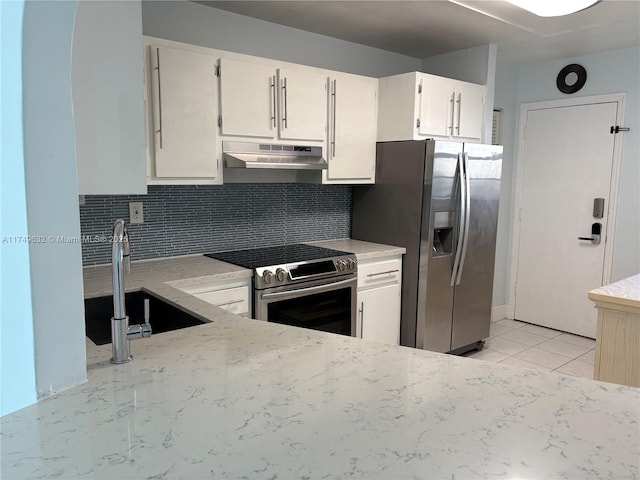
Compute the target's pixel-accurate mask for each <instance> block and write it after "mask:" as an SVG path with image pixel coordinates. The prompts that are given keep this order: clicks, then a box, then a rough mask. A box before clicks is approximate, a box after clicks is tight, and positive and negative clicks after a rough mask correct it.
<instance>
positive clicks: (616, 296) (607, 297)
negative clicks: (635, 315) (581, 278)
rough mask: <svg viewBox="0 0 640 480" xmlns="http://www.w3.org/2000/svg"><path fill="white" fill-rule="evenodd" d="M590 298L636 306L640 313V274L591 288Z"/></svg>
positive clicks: (596, 300) (595, 300)
mask: <svg viewBox="0 0 640 480" xmlns="http://www.w3.org/2000/svg"><path fill="white" fill-rule="evenodd" d="M589 299H590V300H593V301H594V302H607V303H617V304H619V305H625V306H628V307H635V308H637V309H638V312H639V313H640V274H638V275H633V276H631V277H628V278H625V279H623V280H620V281H618V282H615V283H612V284H610V285H605V286H604V287H600V288H596V289H594V290H591V291H590V292H589Z"/></svg>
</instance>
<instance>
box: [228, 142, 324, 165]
mask: <svg viewBox="0 0 640 480" xmlns="http://www.w3.org/2000/svg"><path fill="white" fill-rule="evenodd" d="M222 158H223V159H224V166H225V167H226V168H267V169H279V170H324V169H326V168H327V161H326V160H325V159H324V158H322V147H310V146H304V145H276V144H270V143H251V142H222Z"/></svg>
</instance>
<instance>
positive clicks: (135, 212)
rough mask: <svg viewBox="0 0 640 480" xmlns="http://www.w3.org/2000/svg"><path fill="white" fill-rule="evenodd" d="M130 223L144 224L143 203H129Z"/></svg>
mask: <svg viewBox="0 0 640 480" xmlns="http://www.w3.org/2000/svg"><path fill="white" fill-rule="evenodd" d="M129 223H132V224H133V223H144V216H143V213H142V202H129Z"/></svg>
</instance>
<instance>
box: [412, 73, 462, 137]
mask: <svg viewBox="0 0 640 480" xmlns="http://www.w3.org/2000/svg"><path fill="white" fill-rule="evenodd" d="M419 78H420V80H419V81H420V87H419V91H420V93H419V96H420V125H419V126H418V133H419V134H420V135H425V136H433V135H437V136H440V137H448V136H450V135H451V131H452V127H453V110H452V101H453V83H452V81H451V80H450V79H448V78H444V77H438V76H435V75H427V74H422V75H420V77H419Z"/></svg>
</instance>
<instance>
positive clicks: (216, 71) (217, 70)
mask: <svg viewBox="0 0 640 480" xmlns="http://www.w3.org/2000/svg"><path fill="white" fill-rule="evenodd" d="M214 71H215V74H216V77H218V78H219V77H220V65H216V68H215V70H214Z"/></svg>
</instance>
